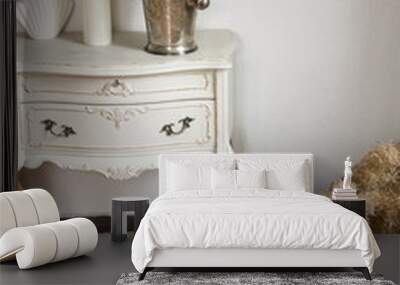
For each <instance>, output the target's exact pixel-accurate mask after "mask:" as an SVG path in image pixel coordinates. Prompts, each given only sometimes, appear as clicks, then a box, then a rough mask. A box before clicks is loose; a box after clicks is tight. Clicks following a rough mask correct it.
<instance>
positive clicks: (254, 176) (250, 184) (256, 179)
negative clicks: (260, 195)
mask: <svg viewBox="0 0 400 285" xmlns="http://www.w3.org/2000/svg"><path fill="white" fill-rule="evenodd" d="M236 185H237V188H267V171H266V170H265V169H262V170H258V169H256V170H236Z"/></svg>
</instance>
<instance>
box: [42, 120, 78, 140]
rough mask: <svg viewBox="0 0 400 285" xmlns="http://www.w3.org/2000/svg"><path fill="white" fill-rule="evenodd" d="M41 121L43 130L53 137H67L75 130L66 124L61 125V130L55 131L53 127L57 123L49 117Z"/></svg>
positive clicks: (74, 133)
mask: <svg viewBox="0 0 400 285" xmlns="http://www.w3.org/2000/svg"><path fill="white" fill-rule="evenodd" d="M41 123H42V124H44V130H45V131H46V132H49V133H50V134H52V135H53V136H55V137H64V138H68V137H69V136H72V135H76V131H75V130H74V129H73V128H72V127H69V126H66V125H61V131H60V132H59V133H56V132H55V131H54V127H55V126H57V123H56V122H55V121H53V120H51V119H46V120H43V121H41Z"/></svg>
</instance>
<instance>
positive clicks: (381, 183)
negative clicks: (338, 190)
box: [331, 144, 400, 233]
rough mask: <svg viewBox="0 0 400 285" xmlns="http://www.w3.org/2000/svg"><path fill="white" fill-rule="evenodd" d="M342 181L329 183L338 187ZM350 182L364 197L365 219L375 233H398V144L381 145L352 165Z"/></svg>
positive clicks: (399, 193) (360, 195) (399, 186)
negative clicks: (365, 204)
mask: <svg viewBox="0 0 400 285" xmlns="http://www.w3.org/2000/svg"><path fill="white" fill-rule="evenodd" d="M341 183H342V182H341V180H337V181H335V182H333V183H332V185H331V191H332V189H333V188H334V187H341ZM352 185H353V187H354V188H356V189H358V195H359V197H361V198H365V199H366V200H367V219H368V222H369V224H370V226H371V228H372V230H373V231H374V232H375V233H400V144H381V145H378V146H377V147H375V148H373V149H371V150H370V151H368V153H367V154H366V155H365V156H364V157H363V158H362V159H361V161H360V162H359V163H358V164H356V165H355V166H354V167H353V178H352Z"/></svg>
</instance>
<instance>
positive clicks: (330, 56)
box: [22, 0, 400, 215]
mask: <svg viewBox="0 0 400 285" xmlns="http://www.w3.org/2000/svg"><path fill="white" fill-rule="evenodd" d="M77 2H79V1H77ZM115 2H118V3H122V4H124V3H125V4H127V6H126V7H123V9H120V11H121V13H120V15H121V17H119V18H118V19H114V22H115V24H117V25H118V27H119V28H122V29H133V30H143V29H144V22H143V13H142V6H141V1H140V0H135V1H132V0H117V1H115ZM78 4H79V3H78ZM77 8H78V9H76V10H75V12H74V15H73V17H72V19H71V21H70V23H69V25H68V29H69V30H79V29H81V20H80V18H81V15H80V10H79V5H77ZM198 19H199V27H200V28H228V29H231V30H233V31H234V32H235V33H236V34H237V35H238V37H239V51H238V54H237V68H236V79H237V81H236V97H235V102H234V109H235V134H234V144H235V146H236V150H237V151H240V152H312V153H314V154H315V156H316V181H315V182H316V187H315V189H316V191H320V190H321V189H324V188H327V187H328V185H329V184H330V182H331V181H332V180H334V179H335V178H337V177H339V176H341V175H342V171H343V160H344V159H345V157H346V156H347V155H351V156H352V157H353V158H354V160H355V161H357V160H358V159H359V158H360V157H361V156H362V154H364V153H365V152H366V151H367V149H368V148H369V147H371V146H373V145H375V144H376V143H378V142H387V141H391V140H394V141H400V111H399V109H400V1H398V0H351V1H342V0H323V1H321V0H303V1H295V0H281V1H276V0H275V1H272V0H252V1H239V0H230V1H212V2H211V6H210V8H209V9H208V10H206V11H204V12H200V13H199V18H198ZM200 48H201V47H200ZM157 179H158V178H157V172H156V171H151V172H148V173H145V174H144V175H143V176H141V177H139V178H138V179H131V180H129V181H125V182H113V181H107V180H105V179H104V178H103V177H101V176H100V175H97V174H84V173H77V172H73V171H66V172H65V171H61V170H59V169H57V168H55V167H53V166H49V165H46V166H44V167H42V168H40V169H39V170H34V171H27V170H24V171H23V173H22V182H23V185H24V186H25V187H30V186H43V187H45V188H47V189H49V190H50V191H51V192H52V193H54V195H55V196H56V199H57V202H58V204H59V205H60V209H61V212H62V213H64V214H67V215H69V214H75V213H83V214H84V213H98V214H101V213H106V212H108V211H109V209H110V203H111V202H110V198H111V197H112V196H118V195H125V194H128V193H129V194H131V195H148V196H150V197H155V196H156V194H157Z"/></svg>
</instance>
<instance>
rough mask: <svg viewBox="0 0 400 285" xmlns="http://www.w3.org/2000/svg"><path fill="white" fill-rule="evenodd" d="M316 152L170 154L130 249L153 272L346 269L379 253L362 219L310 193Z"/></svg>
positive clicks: (366, 264)
mask: <svg viewBox="0 0 400 285" xmlns="http://www.w3.org/2000/svg"><path fill="white" fill-rule="evenodd" d="M313 169H314V167H313V156H312V154H226V155H221V154H214V155H211V154H171V155H161V156H160V158H159V194H160V196H159V197H158V198H157V199H156V200H155V201H154V202H153V203H152V204H151V206H150V208H149V210H148V211H147V213H146V215H145V217H144V218H143V220H142V221H141V223H140V226H139V228H138V230H137V232H136V234H135V237H134V240H133V243H132V262H133V264H134V266H135V268H136V269H137V270H138V271H139V272H140V273H141V274H140V276H139V279H140V280H141V279H143V278H144V277H145V274H146V272H147V271H149V270H151V269H153V268H161V267H162V268H166V267H167V268H171V267H177V268H183V267H196V268H198V267H207V268H209V267H224V268H226V267H234V268H238V269H240V270H244V269H243V268H246V267H247V268H250V267H251V268H254V267H260V268H266V267H268V268H269V267H302V268H304V267H319V268H320V267H352V268H355V269H358V270H361V271H362V272H363V274H364V276H365V277H366V278H367V279H370V278H371V277H370V274H369V273H370V272H372V268H373V263H374V260H375V259H376V258H377V257H379V255H380V251H379V248H378V246H377V244H376V241H375V239H374V237H373V235H372V232H371V230H370V228H369V226H368V223H367V222H366V221H365V219H363V218H362V217H360V216H359V215H357V214H355V213H353V212H351V211H349V210H347V209H345V208H343V207H341V206H340V205H337V204H335V203H333V202H332V201H330V199H328V198H326V197H323V196H320V195H316V194H313V172H314V170H313Z"/></svg>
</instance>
